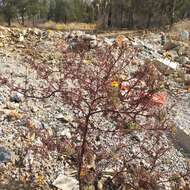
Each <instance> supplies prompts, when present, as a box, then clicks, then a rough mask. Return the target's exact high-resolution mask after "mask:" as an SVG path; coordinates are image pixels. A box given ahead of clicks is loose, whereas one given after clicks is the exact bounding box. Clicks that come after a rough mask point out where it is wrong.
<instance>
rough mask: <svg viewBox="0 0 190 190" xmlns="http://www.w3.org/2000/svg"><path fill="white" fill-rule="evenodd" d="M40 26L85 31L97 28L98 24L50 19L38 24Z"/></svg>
mask: <svg viewBox="0 0 190 190" xmlns="http://www.w3.org/2000/svg"><path fill="white" fill-rule="evenodd" d="M38 27H39V28H43V29H47V30H57V31H71V30H85V31H93V30H96V24H86V23H68V24H64V23H55V22H53V21H49V22H46V23H43V24H38Z"/></svg>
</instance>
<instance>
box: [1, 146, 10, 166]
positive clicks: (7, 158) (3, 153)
mask: <svg viewBox="0 0 190 190" xmlns="http://www.w3.org/2000/svg"><path fill="white" fill-rule="evenodd" d="M10 160H11V153H10V152H8V151H7V150H6V149H5V148H4V147H0V163H6V162H9V161H10Z"/></svg>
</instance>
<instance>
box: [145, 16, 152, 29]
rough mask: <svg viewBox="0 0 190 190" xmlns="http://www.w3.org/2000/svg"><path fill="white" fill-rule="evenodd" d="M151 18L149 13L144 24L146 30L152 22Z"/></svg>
mask: <svg viewBox="0 0 190 190" xmlns="http://www.w3.org/2000/svg"><path fill="white" fill-rule="evenodd" d="M152 16H153V14H152V13H149V14H148V19H147V23H146V28H149V27H150V25H151V21H152Z"/></svg>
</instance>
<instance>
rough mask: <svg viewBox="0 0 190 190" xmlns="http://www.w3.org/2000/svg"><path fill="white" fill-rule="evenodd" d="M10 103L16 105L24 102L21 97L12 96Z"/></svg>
mask: <svg viewBox="0 0 190 190" xmlns="http://www.w3.org/2000/svg"><path fill="white" fill-rule="evenodd" d="M10 101H11V102H14V103H20V102H22V100H21V97H20V96H18V94H16V95H13V96H11V97H10Z"/></svg>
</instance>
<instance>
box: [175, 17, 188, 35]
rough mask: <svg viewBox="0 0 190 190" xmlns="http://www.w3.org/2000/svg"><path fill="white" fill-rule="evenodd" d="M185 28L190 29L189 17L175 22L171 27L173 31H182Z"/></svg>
mask: <svg viewBox="0 0 190 190" xmlns="http://www.w3.org/2000/svg"><path fill="white" fill-rule="evenodd" d="M184 30H187V31H190V20H189V19H185V20H183V21H180V22H178V23H176V24H174V25H173V26H172V28H171V31H172V32H181V31H184Z"/></svg>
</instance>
